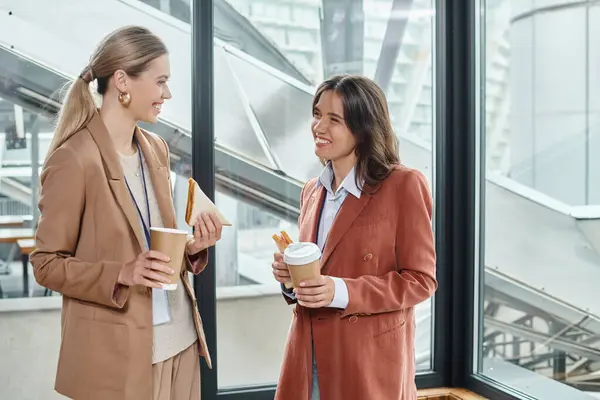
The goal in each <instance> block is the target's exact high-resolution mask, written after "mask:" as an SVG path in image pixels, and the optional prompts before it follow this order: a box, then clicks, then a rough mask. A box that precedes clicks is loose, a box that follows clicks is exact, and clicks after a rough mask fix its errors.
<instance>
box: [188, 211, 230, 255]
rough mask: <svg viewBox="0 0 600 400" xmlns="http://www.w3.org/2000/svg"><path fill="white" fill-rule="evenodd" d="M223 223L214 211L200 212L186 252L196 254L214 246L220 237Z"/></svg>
mask: <svg viewBox="0 0 600 400" xmlns="http://www.w3.org/2000/svg"><path fill="white" fill-rule="evenodd" d="M222 229H223V225H222V224H221V221H219V218H218V217H217V216H216V215H215V214H214V213H202V214H200V215H199V216H198V219H196V223H195V224H194V241H193V242H192V241H190V242H189V243H188V254H196V253H199V252H201V251H202V250H204V249H207V248H209V247H211V246H214V245H215V243H217V241H218V240H220V239H221V230H222Z"/></svg>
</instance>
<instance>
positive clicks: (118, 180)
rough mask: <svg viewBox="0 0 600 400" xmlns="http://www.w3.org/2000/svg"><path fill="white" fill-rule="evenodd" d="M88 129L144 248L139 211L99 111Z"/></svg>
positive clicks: (122, 207) (134, 231)
mask: <svg viewBox="0 0 600 400" xmlns="http://www.w3.org/2000/svg"><path fill="white" fill-rule="evenodd" d="M87 130H88V131H89V132H90V134H91V135H92V138H93V139H94V141H95V142H96V145H97V146H98V150H99V151H100V156H101V157H102V163H103V164H104V170H105V172H106V175H107V176H108V183H109V185H110V189H111V191H112V193H113V196H115V199H116V200H117V203H118V204H119V206H120V207H121V209H122V210H123V214H125V218H127V221H128V222H129V225H130V226H131V229H132V231H133V233H134V234H135V237H136V238H137V240H138V243H139V245H140V249H143V248H144V245H143V244H144V238H143V236H142V235H143V233H142V230H141V227H140V220H139V216H138V212H137V210H136V208H135V205H134V204H133V200H132V199H131V194H130V193H129V189H127V185H126V184H125V179H124V176H123V168H122V167H121V161H120V160H119V155H118V154H117V151H116V150H115V146H114V144H113V141H112V139H111V138H110V134H109V133H108V130H107V129H106V126H105V125H104V123H103V122H102V119H101V118H100V115H99V114H98V113H96V114H95V115H94V117H93V118H92V120H91V121H90V122H89V123H88V125H87Z"/></svg>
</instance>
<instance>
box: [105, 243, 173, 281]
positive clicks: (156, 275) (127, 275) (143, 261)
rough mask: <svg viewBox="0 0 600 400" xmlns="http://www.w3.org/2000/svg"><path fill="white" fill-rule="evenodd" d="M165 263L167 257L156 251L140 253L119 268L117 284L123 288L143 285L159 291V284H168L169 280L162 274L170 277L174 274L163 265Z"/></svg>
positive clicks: (167, 259)
mask: <svg viewBox="0 0 600 400" xmlns="http://www.w3.org/2000/svg"><path fill="white" fill-rule="evenodd" d="M167 262H169V257H167V256H166V255H164V254H162V253H159V252H158V251H154V250H150V251H147V252H145V253H141V254H140V255H139V256H137V257H136V258H135V259H134V260H132V261H130V262H128V263H127V264H125V265H124V266H123V268H121V271H120V272H119V277H118V279H117V282H119V283H120V284H121V285H124V286H135V285H143V286H147V287H150V288H156V289H160V288H162V285H161V282H162V283H170V281H169V278H168V277H166V276H165V275H163V274H167V275H172V274H173V272H174V271H173V270H172V269H171V267H169V266H168V265H167V264H165V263H167ZM161 272H162V273H163V274H161Z"/></svg>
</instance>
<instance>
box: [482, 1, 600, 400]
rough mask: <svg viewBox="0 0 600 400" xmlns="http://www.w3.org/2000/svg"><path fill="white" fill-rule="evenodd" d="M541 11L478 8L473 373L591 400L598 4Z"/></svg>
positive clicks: (595, 334) (595, 386) (543, 394)
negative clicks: (480, 175) (480, 97)
mask: <svg viewBox="0 0 600 400" xmlns="http://www.w3.org/2000/svg"><path fill="white" fill-rule="evenodd" d="M542 3H543V2H537V1H536V2H534V1H510V0H497V1H493V2H492V1H487V2H485V4H486V5H485V12H483V13H482V14H481V15H485V20H484V21H483V24H482V31H483V32H484V33H485V36H484V37H485V42H481V44H480V45H481V46H482V50H483V52H484V53H485V62H484V63H482V65H484V68H485V71H484V73H483V74H482V76H485V77H486V81H485V89H486V90H485V99H484V101H483V103H484V104H483V110H482V115H484V116H485V124H484V129H483V132H484V134H485V143H486V146H485V163H486V178H487V179H486V181H485V182H486V186H485V192H484V196H482V197H483V198H484V201H485V252H484V253H485V259H484V260H483V261H484V262H483V263H482V264H483V265H482V269H481V271H482V273H483V274H484V282H485V285H484V291H483V296H482V300H481V301H482V307H481V314H480V315H479V318H480V338H479V339H480V340H479V349H478V350H479V360H478V363H477V366H478V370H477V372H480V373H482V374H485V375H487V376H489V377H491V378H493V379H495V380H497V381H500V382H502V383H504V384H506V385H508V386H511V387H513V388H515V389H517V390H520V391H522V392H525V393H527V394H529V395H531V396H533V397H535V398H538V399H559V398H560V399H582V400H583V399H592V398H597V397H598V396H599V395H600V384H599V381H598V374H599V373H600V308H599V304H600V303H599V302H598V296H597V295H596V293H597V283H598V282H600V256H599V254H598V251H599V250H600V241H599V240H600V222H599V217H600V214H599V213H598V210H599V208H598V207H597V206H598V204H600V189H599V188H600V186H599V185H598V184H597V181H598V179H597V178H598V170H599V169H598V164H597V163H598V161H597V160H598V158H599V157H600V147H599V143H600V141H598V139H597V135H596V133H597V131H598V126H599V125H598V123H599V122H600V120H599V116H600V114H598V111H597V110H598V105H600V95H599V93H600V92H598V90H597V88H598V83H599V82H598V81H597V79H598V78H596V76H597V75H598V74H597V73H596V72H595V71H597V70H598V68H599V67H600V53H599V52H598V50H597V49H598V48H599V45H600V41H599V39H598V38H599V37H600V36H599V35H598V34H599V33H600V30H599V28H598V26H600V7H598V6H597V5H594V6H592V5H591V4H590V5H586V4H583V3H581V4H580V3H572V4H568V5H564V6H561V7H549V6H548V7H547V5H546V4H542ZM546 3H549V2H546ZM481 4H484V3H483V2H482V3H481ZM482 7H483V5H482ZM594 38H596V39H594ZM482 158H483V157H482Z"/></svg>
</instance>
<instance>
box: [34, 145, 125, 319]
mask: <svg viewBox="0 0 600 400" xmlns="http://www.w3.org/2000/svg"><path fill="white" fill-rule="evenodd" d="M85 200H86V198H85V172H84V169H83V166H82V165H81V163H80V162H79V160H78V158H77V155H76V154H75V152H74V151H73V150H71V149H69V148H66V147H61V148H59V149H57V150H56V151H54V153H53V154H52V155H51V156H50V158H49V159H48V161H47V163H46V165H45V167H44V170H43V171H42V174H41V194H40V201H39V209H40V213H41V216H40V219H39V222H38V227H37V230H36V234H35V241H36V250H35V251H34V252H33V253H32V254H31V257H30V260H31V264H32V265H33V273H34V276H35V279H36V281H37V282H38V283H39V284H40V285H42V286H45V287H47V288H49V289H51V290H53V291H55V292H59V293H62V294H63V295H65V296H67V297H72V298H75V299H79V300H82V301H88V302H92V303H97V304H101V305H104V306H107V307H112V308H122V307H123V306H124V305H125V303H126V301H127V298H128V296H129V288H128V287H125V286H121V285H118V284H117V279H118V277H119V272H120V271H121V267H122V265H123V264H122V263H120V262H115V261H100V262H84V261H81V260H79V259H77V258H75V257H74V254H75V250H76V248H77V242H78V240H79V234H80V224H81V219H82V214H83V211H84V208H85ZM117 288H118V290H117Z"/></svg>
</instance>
